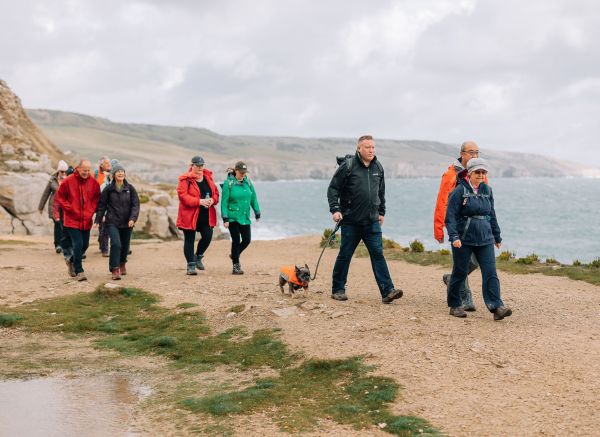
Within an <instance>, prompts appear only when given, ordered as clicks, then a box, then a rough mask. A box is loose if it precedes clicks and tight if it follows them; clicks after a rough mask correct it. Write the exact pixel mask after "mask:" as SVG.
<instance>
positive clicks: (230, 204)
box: [177, 156, 260, 275]
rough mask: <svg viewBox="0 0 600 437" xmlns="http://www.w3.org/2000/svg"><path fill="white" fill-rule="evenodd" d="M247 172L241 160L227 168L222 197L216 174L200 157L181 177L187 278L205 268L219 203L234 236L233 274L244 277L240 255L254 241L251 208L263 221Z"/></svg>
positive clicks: (179, 191) (180, 221)
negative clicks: (214, 175)
mask: <svg viewBox="0 0 600 437" xmlns="http://www.w3.org/2000/svg"><path fill="white" fill-rule="evenodd" d="M247 172H248V167H247V166H246V164H245V163H244V162H242V161H238V162H237V163H236V164H235V166H234V167H233V168H228V169H227V176H226V178H225V181H224V182H223V184H222V188H221V195H220V197H219V190H218V188H217V186H216V185H215V182H214V179H213V173H212V171H210V170H208V169H207V168H205V167H204V159H202V157H201V156H194V157H193V158H192V161H191V163H190V168H189V170H188V171H187V172H186V173H184V174H182V175H181V176H179V183H178V185H177V195H178V196H179V211H178V214H177V227H178V228H179V229H181V230H182V231H183V236H184V242H183V253H184V255H185V259H186V261H187V274H188V275H197V274H198V273H197V272H196V269H198V270H204V269H205V267H204V263H203V261H202V260H203V258H204V254H205V253H206V250H207V249H208V247H209V246H210V242H211V240H212V236H213V228H214V227H215V226H216V225H217V211H216V209H215V206H216V205H217V204H218V203H219V200H221V218H222V219H223V226H225V228H227V229H228V230H229V234H230V236H231V252H230V254H229V257H230V258H231V262H232V271H231V273H232V274H234V275H243V274H244V271H243V270H242V266H241V264H240V255H241V253H242V252H243V251H244V250H245V249H246V248H247V247H248V245H249V244H250V241H251V236H252V232H251V228H250V226H251V219H250V209H252V210H253V211H254V216H255V218H256V220H257V221H258V220H260V207H259V205H258V199H257V197H256V190H255V189H254V184H252V181H251V180H250V179H249V178H248V175H247ZM197 232H199V233H200V240H199V241H198V245H197V246H196V249H195V250H194V242H195V239H196V233H197Z"/></svg>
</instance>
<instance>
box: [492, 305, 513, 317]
mask: <svg viewBox="0 0 600 437" xmlns="http://www.w3.org/2000/svg"><path fill="white" fill-rule="evenodd" d="M511 314H512V310H511V309H510V308H509V307H498V308H496V309H495V310H494V320H502V319H503V318H505V317H508V316H510V315H511Z"/></svg>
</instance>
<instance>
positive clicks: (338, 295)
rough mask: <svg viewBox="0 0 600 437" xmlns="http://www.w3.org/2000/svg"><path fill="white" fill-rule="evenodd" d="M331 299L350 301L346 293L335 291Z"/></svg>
mask: <svg viewBox="0 0 600 437" xmlns="http://www.w3.org/2000/svg"><path fill="white" fill-rule="evenodd" d="M331 298H332V299H334V300H348V296H346V292H345V291H335V292H333V293H332V294H331Z"/></svg>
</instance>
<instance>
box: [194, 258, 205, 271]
mask: <svg viewBox="0 0 600 437" xmlns="http://www.w3.org/2000/svg"><path fill="white" fill-rule="evenodd" d="M202 258H204V255H196V268H197V269H198V270H204V264H202Z"/></svg>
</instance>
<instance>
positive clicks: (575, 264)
mask: <svg viewBox="0 0 600 437" xmlns="http://www.w3.org/2000/svg"><path fill="white" fill-rule="evenodd" d="M581 265H582V262H581V261H579V260H578V259H576V260H575V261H573V267H581Z"/></svg>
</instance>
